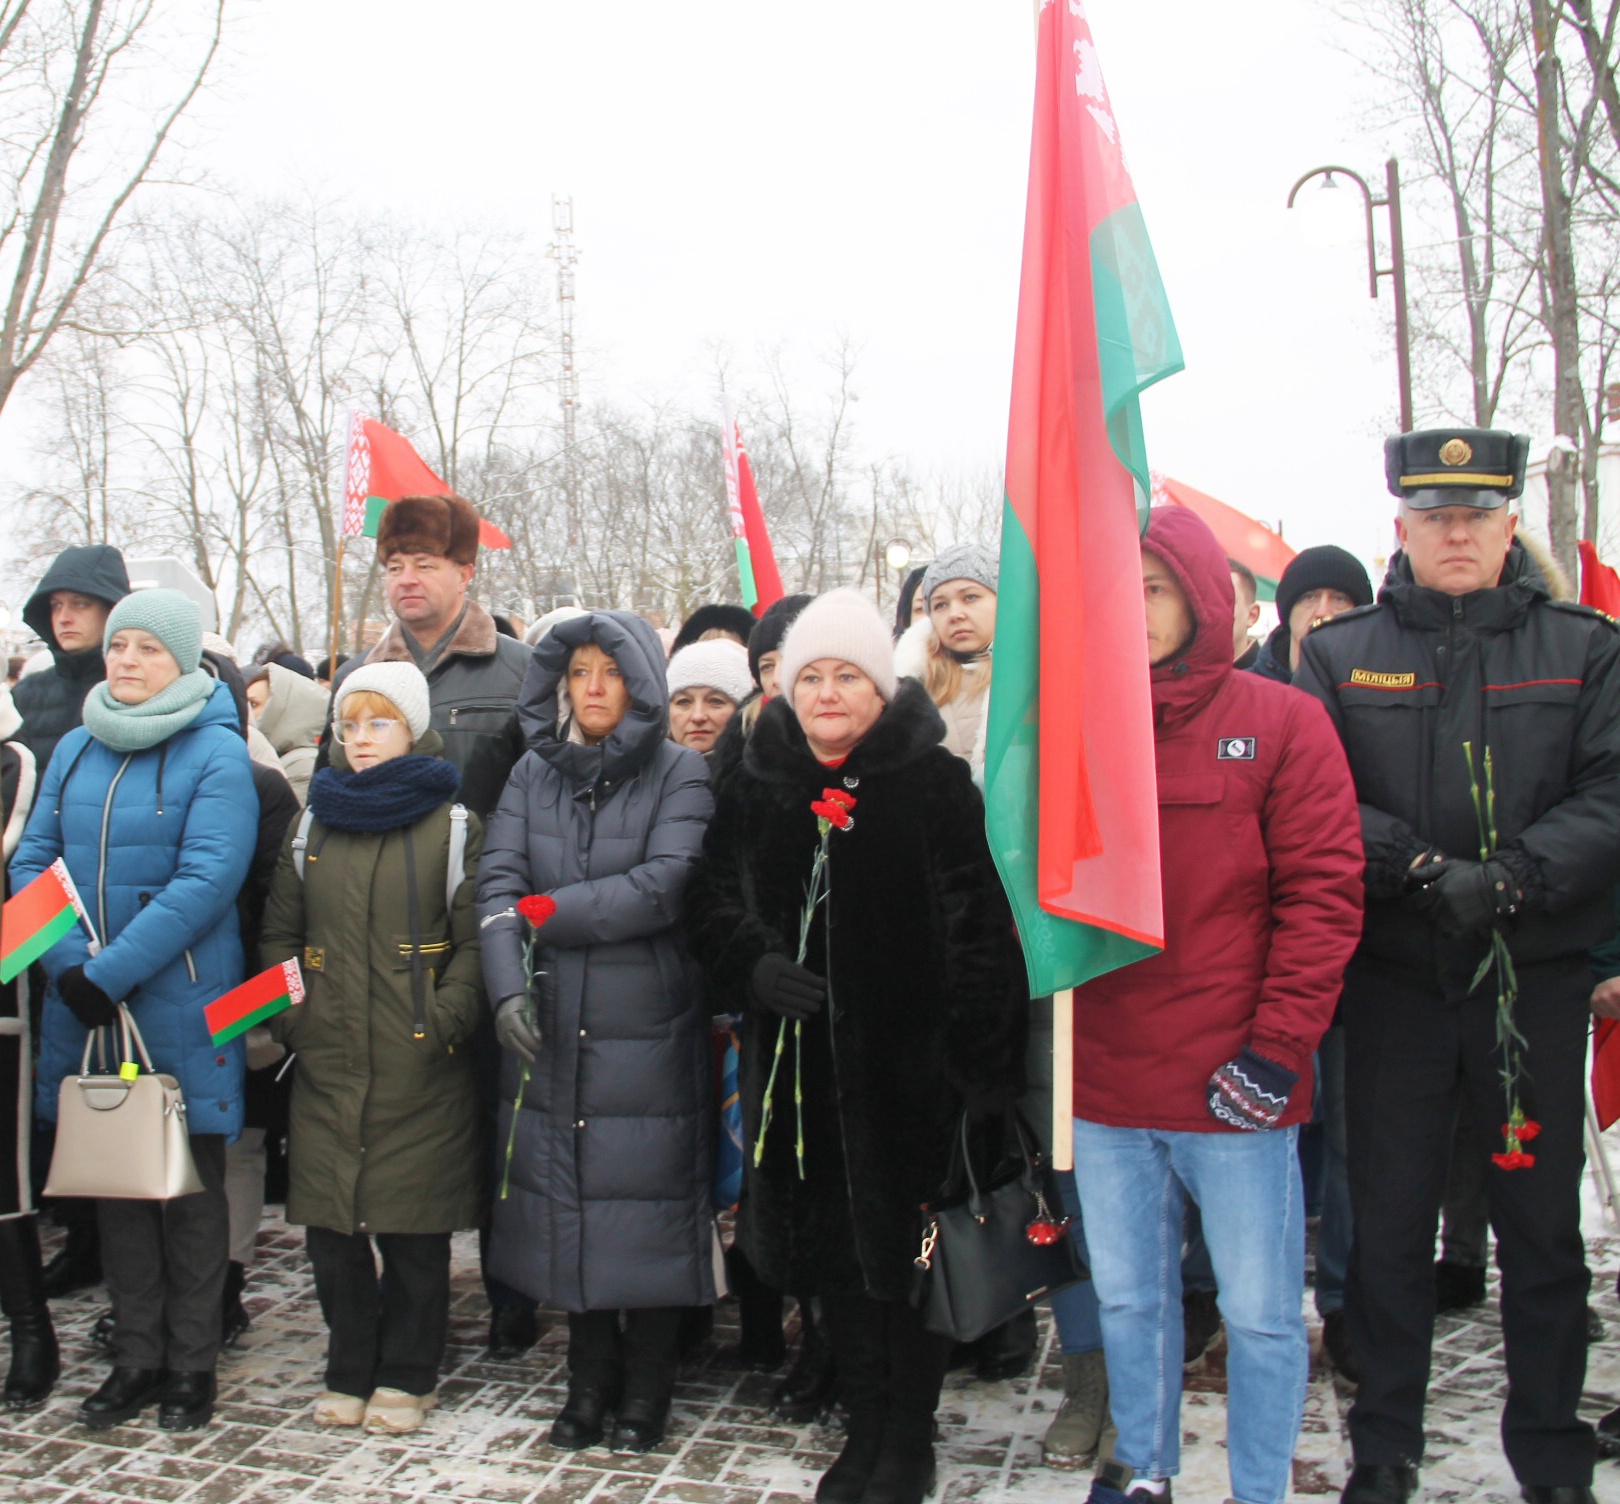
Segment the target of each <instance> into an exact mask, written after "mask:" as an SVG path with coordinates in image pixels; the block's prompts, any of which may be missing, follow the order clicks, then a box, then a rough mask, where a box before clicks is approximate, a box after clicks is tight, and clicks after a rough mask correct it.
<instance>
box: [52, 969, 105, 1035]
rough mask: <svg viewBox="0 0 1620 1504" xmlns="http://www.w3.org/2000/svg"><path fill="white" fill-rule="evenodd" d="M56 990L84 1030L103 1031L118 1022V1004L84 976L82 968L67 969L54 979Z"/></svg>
mask: <svg viewBox="0 0 1620 1504" xmlns="http://www.w3.org/2000/svg"><path fill="white" fill-rule="evenodd" d="M56 990H57V991H58V992H59V993H61V995H62V1001H63V1002H64V1003H66V1004H67V1005H68V1012H70V1013H71V1014H72V1015H73V1016H74V1017H75V1018H76V1019H78V1021H79V1022H80V1023H81V1024H83V1025H84V1026H85V1028H87V1029H105V1028H107V1027H108V1026H109V1025H111V1024H115V1023H117V1022H118V1004H117V1003H115V1002H114V1001H113V1000H112V999H111V998H110V997H108V996H107V994H106V993H105V992H103V991H102V990H101V989H100V988H99V987H98V986H96V984H95V983H94V982H92V981H91V980H90V978H89V977H87V976H86V975H85V974H84V967H82V966H70V967H68V969H67V970H66V971H64V972H63V973H62V975H61V976H59V977H58V978H57V979H56Z"/></svg>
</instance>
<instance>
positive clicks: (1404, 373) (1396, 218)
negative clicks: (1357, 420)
mask: <svg viewBox="0 0 1620 1504" xmlns="http://www.w3.org/2000/svg"><path fill="white" fill-rule="evenodd" d="M1336 172H1337V173H1342V174H1343V175H1344V176H1345V177H1347V178H1349V179H1350V181H1351V182H1352V183H1354V184H1355V185H1356V187H1358V188H1359V189H1360V190H1361V199H1362V204H1363V206H1364V208H1365V210H1366V216H1367V293H1368V296H1369V297H1374V298H1376V297H1377V296H1378V279H1379V278H1380V277H1388V278H1389V279H1390V284H1391V286H1392V287H1393V288H1394V289H1395V368H1396V372H1397V376H1398V379H1399V381H1400V387H1401V432H1402V433H1410V432H1411V431H1412V353H1411V350H1410V348H1409V344H1408V338H1407V325H1406V244H1405V241H1404V239H1403V238H1402V234H1401V170H1400V166H1399V164H1398V163H1397V162H1396V160H1395V158H1394V157H1391V158H1390V159H1389V161H1388V162H1386V163H1385V164H1384V196H1383V197H1382V198H1375V197H1374V196H1373V191H1372V189H1371V188H1370V187H1368V185H1367V180H1366V178H1364V177H1362V175H1361V174H1360V173H1359V172H1355V171H1353V170H1352V169H1351V168H1348V167H1313V168H1312V169H1311V170H1310V171H1309V172H1307V173H1306V174H1305V176H1304V177H1302V178H1301V179H1300V180H1299V181H1298V182H1297V183H1295V184H1294V186H1293V187H1292V188H1290V189H1289V190H1288V207H1289V208H1290V209H1292V208H1293V207H1294V197H1295V195H1296V194H1298V192H1299V190H1300V189H1301V188H1303V187H1304V186H1305V185H1306V184H1307V183H1308V182H1310V180H1311V179H1312V178H1317V177H1319V178H1322V179H1324V182H1323V185H1322V186H1323V187H1325V188H1332V187H1334V186H1336V185H1335V184H1334V181H1333V174H1334V173H1336ZM1374 209H1388V210H1389V265H1388V266H1385V267H1380V266H1379V264H1378V242H1377V239H1376V238H1375V237H1374V235H1373V210H1374Z"/></svg>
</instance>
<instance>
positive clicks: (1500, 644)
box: [1294, 542, 1620, 998]
mask: <svg viewBox="0 0 1620 1504" xmlns="http://www.w3.org/2000/svg"><path fill="white" fill-rule="evenodd" d="M1617 660H1620V630H1617V629H1616V627H1615V625H1614V623H1612V622H1611V621H1609V620H1608V618H1607V617H1605V616H1603V615H1601V614H1600V613H1599V612H1596V611H1593V610H1591V609H1589V608H1588V607H1586V606H1577V605H1573V604H1571V603H1568V602H1564V601H1555V600H1553V599H1551V598H1550V596H1549V594H1548V591H1547V585H1546V582H1545V580H1544V579H1543V578H1542V575H1541V572H1540V570H1538V569H1537V568H1536V566H1535V563H1534V561H1533V560H1532V559H1531V558H1530V556H1529V555H1528V554H1527V553H1526V552H1525V550H1524V549H1523V547H1522V546H1521V545H1520V544H1519V543H1517V542H1515V543H1514V544H1513V546H1512V549H1511V551H1510V553H1509V554H1508V559H1507V564H1506V567H1505V568H1504V570H1503V574H1502V580H1501V583H1500V584H1499V585H1498V586H1497V587H1496V588H1495V589H1491V590H1477V591H1474V592H1473V593H1472V594H1469V595H1464V596H1450V595H1446V594H1443V593H1442V592H1440V591H1437V590H1427V589H1424V588H1422V587H1421V586H1419V585H1418V584H1417V583H1416V582H1415V581H1414V580H1413V578H1412V572H1411V566H1410V565H1409V564H1408V563H1407V560H1406V557H1405V555H1404V554H1401V553H1397V554H1396V555H1395V557H1394V558H1393V559H1392V560H1391V561H1390V566H1389V573H1388V576H1387V577H1386V579H1385V581H1384V585H1383V588H1382V589H1381V590H1380V591H1379V595H1378V603H1377V604H1376V605H1372V606H1363V607H1362V608H1361V609H1360V610H1357V611H1348V612H1346V613H1345V614H1344V615H1342V616H1336V617H1334V618H1333V619H1332V620H1331V621H1327V622H1323V623H1321V624H1320V625H1319V626H1317V627H1316V628H1315V629H1314V630H1313V631H1312V632H1311V633H1310V635H1309V636H1307V637H1306V638H1305V641H1304V643H1303V645H1302V653H1301V657H1300V666H1299V672H1298V673H1297V674H1296V675H1295V678H1294V683H1295V685H1296V687H1298V688H1300V689H1303V690H1305V691H1306V692H1307V693H1308V694H1313V695H1315V696H1316V697H1317V699H1319V700H1321V701H1322V703H1323V704H1324V705H1326V706H1327V709H1328V713H1329V714H1330V715H1331V716H1332V717H1333V722H1334V724H1335V726H1336V727H1337V728H1338V731H1339V735H1340V737H1341V738H1342V739H1343V741H1344V746H1345V751H1346V753H1347V754H1348V755H1349V759H1350V771H1351V773H1352V774H1353V776H1354V778H1355V781H1356V795H1357V798H1358V799H1359V800H1360V802H1361V832H1362V840H1363V843H1364V845H1365V848H1366V854H1367V871H1366V880H1367V917H1366V928H1365V930H1364V931H1363V936H1362V942H1361V948H1360V950H1359V951H1358V953H1357V954H1358V956H1360V957H1363V958H1367V959H1371V960H1374V961H1377V962H1379V963H1382V964H1384V965H1386V966H1389V967H1393V968H1395V969H1396V970H1398V971H1400V972H1401V973H1402V974H1404V975H1409V976H1412V977H1414V978H1416V979H1418V980H1419V981H1421V982H1423V983H1424V984H1425V985H1429V986H1438V987H1439V988H1440V989H1441V991H1442V992H1443V993H1444V994H1445V995H1446V996H1448V997H1452V998H1461V997H1464V996H1466V995H1467V993H1468V984H1469V981H1470V979H1471V978H1472V976H1473V973H1474V970H1475V968H1476V967H1477V965H1478V964H1479V960H1480V954H1481V951H1480V944H1479V942H1477V941H1474V942H1456V941H1450V940H1446V939H1444V938H1442V937H1441V936H1440V935H1439V933H1438V932H1437V931H1436V929H1435V928H1434V926H1433V924H1432V922H1431V921H1430V920H1429V918H1428V917H1427V916H1426V915H1425V914H1424V913H1422V912H1420V911H1419V910H1418V909H1416V908H1415V907H1414V906H1413V902H1412V900H1411V899H1410V898H1409V897H1407V896H1406V892H1405V885H1406V878H1407V873H1408V869H1409V868H1410V866H1411V863H1412V861H1413V859H1414V858H1415V857H1416V856H1418V855H1419V854H1420V853H1421V852H1423V851H1425V850H1427V849H1428V848H1429V847H1431V846H1433V847H1438V848H1439V849H1440V850H1441V851H1443V852H1444V853H1446V854H1447V855H1448V856H1453V857H1460V858H1466V859H1471V860H1477V859H1478V857H1479V851H1480V839H1479V827H1478V823H1477V818H1476V815H1475V810H1474V800H1473V795H1472V793H1471V790H1470V782H1469V770H1468V761H1467V755H1466V754H1465V752H1464V743H1468V744H1470V745H1471V747H1472V749H1473V758H1474V767H1475V780H1476V781H1477V783H1478V785H1479V788H1480V791H1481V795H1482V796H1483V792H1484V787H1485V774H1484V768H1483V761H1484V753H1485V751H1486V749H1487V748H1489V750H1490V753H1491V761H1492V773H1493V780H1494V785H1495V791H1496V812H1495V819H1496V829H1497V836H1498V844H1499V846H1500V859H1501V860H1502V862H1503V863H1505V864H1506V865H1507V866H1508V867H1509V869H1510V870H1511V871H1512V872H1513V874H1514V878H1515V880H1516V882H1517V885H1518V886H1519V887H1520V888H1521V889H1522V890H1523V892H1524V895H1525V896H1524V901H1523V903H1522V904H1521V906H1520V912H1519V914H1518V915H1517V916H1516V917H1515V918H1514V919H1513V920H1512V921H1511V922H1510V927H1509V932H1508V934H1509V944H1510V947H1511V949H1512V953H1513V958H1514V960H1515V961H1517V962H1519V963H1520V964H1530V963H1534V962H1537V961H1554V960H1560V959H1565V958H1574V957H1577V956H1583V955H1584V954H1585V952H1586V951H1587V950H1588V949H1590V947H1591V946H1592V945H1593V944H1594V943H1595V942H1596V941H1598V940H1600V939H1601V938H1602V937H1603V936H1604V935H1605V933H1607V930H1608V927H1609V923H1610V890H1611V888H1612V887H1613V885H1614V883H1615V882H1616V880H1617V879H1620V671H1617Z"/></svg>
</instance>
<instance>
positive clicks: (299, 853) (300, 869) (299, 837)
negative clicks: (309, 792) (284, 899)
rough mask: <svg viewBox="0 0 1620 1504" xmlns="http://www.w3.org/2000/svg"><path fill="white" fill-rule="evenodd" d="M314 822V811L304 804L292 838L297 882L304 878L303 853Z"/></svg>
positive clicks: (306, 847) (306, 849) (307, 848)
mask: <svg viewBox="0 0 1620 1504" xmlns="http://www.w3.org/2000/svg"><path fill="white" fill-rule="evenodd" d="M314 823H315V811H314V810H312V809H311V808H310V807H309V806H308V805H307V804H306V805H305V806H304V812H303V813H302V814H301V815H299V817H298V829H297V830H296V831H295V832H294V833H293V838H292V854H293V867H294V869H295V870H296V871H297V873H298V881H299V882H303V880H304V853H305V852H306V851H308V850H309V828H310V826H311V825H313V824H314Z"/></svg>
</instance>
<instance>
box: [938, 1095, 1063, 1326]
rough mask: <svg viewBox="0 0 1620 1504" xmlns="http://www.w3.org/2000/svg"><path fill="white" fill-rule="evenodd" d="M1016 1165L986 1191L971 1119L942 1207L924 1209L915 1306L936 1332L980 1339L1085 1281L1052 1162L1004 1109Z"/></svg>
mask: <svg viewBox="0 0 1620 1504" xmlns="http://www.w3.org/2000/svg"><path fill="white" fill-rule="evenodd" d="M1008 1124H1009V1127H1010V1130H1011V1132H1010V1135H1009V1143H1010V1145H1011V1147H1012V1154H1011V1158H1012V1161H1013V1171H1012V1174H1011V1176H1010V1177H1008V1178H1003V1179H1001V1181H1000V1183H998V1184H995V1185H992V1186H989V1187H984V1186H981V1185H980V1184H979V1179H978V1176H977V1175H975V1174H974V1170H973V1156H972V1154H971V1153H970V1151H969V1146H968V1125H967V1117H966V1115H965V1114H964V1115H963V1118H962V1130H961V1133H960V1135H959V1137H958V1142H957V1145H956V1148H955V1151H954V1152H953V1154H952V1163H951V1172H950V1175H949V1178H948V1179H947V1181H946V1189H945V1192H944V1195H943V1197H942V1199H941V1201H940V1202H939V1203H938V1204H930V1205H925V1206H924V1207H923V1208H922V1228H923V1231H922V1246H921V1248H920V1249H919V1250H918V1253H917V1257H916V1259H915V1261H914V1262H915V1264H916V1267H917V1277H916V1284H915V1289H914V1291H913V1295H912V1303H913V1304H914V1305H915V1306H917V1307H918V1309H920V1310H921V1311H922V1313H923V1324H924V1325H925V1326H926V1327H927V1328H928V1330H929V1331H931V1332H938V1333H939V1334H940V1335H941V1336H945V1337H954V1338H955V1339H956V1340H957V1341H958V1342H974V1341H976V1340H977V1339H978V1338H980V1337H982V1336H983V1335H984V1334H985V1333H986V1332H989V1331H994V1330H995V1329H996V1328H997V1327H998V1326H1002V1325H1004V1324H1005V1323H1006V1322H1008V1321H1011V1320H1012V1318H1013V1317H1014V1316H1016V1315H1018V1313H1019V1312H1020V1311H1023V1310H1026V1309H1027V1308H1028V1307H1030V1306H1032V1305H1033V1304H1034V1303H1035V1302H1036V1301H1037V1300H1039V1299H1040V1298H1041V1297H1042V1296H1043V1295H1050V1294H1051V1293H1052V1292H1053V1291H1054V1290H1061V1289H1063V1288H1064V1287H1065V1286H1068V1285H1072V1284H1076V1283H1078V1282H1079V1281H1080V1280H1083V1279H1089V1278H1090V1274H1089V1273H1088V1271H1087V1269H1086V1267H1085V1265H1084V1264H1082V1263H1081V1261H1080V1255H1079V1254H1078V1253H1077V1252H1076V1251H1075V1246H1074V1241H1073V1239H1071V1238H1070V1237H1069V1231H1068V1228H1069V1218H1068V1217H1065V1216H1062V1215H1059V1214H1058V1211H1057V1209H1059V1208H1061V1207H1062V1204H1063V1203H1062V1200H1061V1199H1060V1198H1059V1196H1058V1191H1057V1183H1056V1181H1055V1179H1054V1178H1053V1172H1052V1167H1051V1165H1050V1163H1049V1162H1048V1161H1047V1159H1046V1157H1045V1156H1044V1155H1043V1154H1042V1153H1041V1151H1040V1149H1039V1148H1038V1147H1037V1145H1036V1143H1035V1137H1034V1135H1033V1134H1032V1133H1031V1132H1030V1129H1029V1126H1028V1124H1026V1123H1025V1122H1024V1120H1023V1119H1022V1118H1021V1117H1020V1116H1019V1115H1018V1114H1017V1113H1016V1112H1011V1113H1009V1114H1008Z"/></svg>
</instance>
